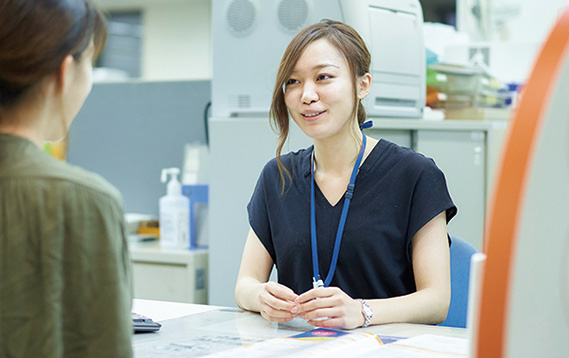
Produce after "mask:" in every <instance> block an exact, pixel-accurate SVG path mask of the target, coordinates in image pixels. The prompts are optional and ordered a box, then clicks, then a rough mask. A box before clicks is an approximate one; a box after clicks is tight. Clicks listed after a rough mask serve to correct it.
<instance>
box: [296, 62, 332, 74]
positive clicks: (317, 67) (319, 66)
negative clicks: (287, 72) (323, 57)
mask: <svg viewBox="0 0 569 358" xmlns="http://www.w3.org/2000/svg"><path fill="white" fill-rule="evenodd" d="M326 67H335V68H340V66H336V65H334V64H332V63H321V64H318V65H316V66H314V67H312V70H320V69H323V68H326ZM296 72H298V71H297V70H295V69H293V70H292V73H296Z"/></svg>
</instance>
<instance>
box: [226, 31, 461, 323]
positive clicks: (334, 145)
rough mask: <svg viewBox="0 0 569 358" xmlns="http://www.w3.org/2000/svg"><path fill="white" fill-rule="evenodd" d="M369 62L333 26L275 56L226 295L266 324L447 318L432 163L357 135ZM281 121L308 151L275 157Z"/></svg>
mask: <svg viewBox="0 0 569 358" xmlns="http://www.w3.org/2000/svg"><path fill="white" fill-rule="evenodd" d="M370 60H371V59H370V54H369V52H368V50H367V48H366V46H365V43H364V42H363V41H362V39H361V37H360V36H359V35H358V34H357V32H356V31H355V30H353V29H352V28H351V27H349V26H347V25H345V24H343V23H341V22H336V21H331V20H322V21H321V22H320V23H317V24H314V25H311V26H308V27H307V28H305V29H303V30H301V31H300V32H299V33H298V34H297V35H296V36H295V37H294V38H293V39H292V41H291V43H290V44H289V45H288V47H287V49H286V50H285V53H284V55H283V57H282V60H281V64H280V66H279V70H278V74H277V79H276V84H275V91H274V95H273V103H272V106H271V118H272V120H273V121H274V123H275V125H276V127H277V128H278V130H279V133H280V136H279V145H278V149H277V157H276V158H275V159H273V160H271V161H270V162H269V163H268V164H267V165H266V166H265V168H264V169H263V171H262V173H261V176H260V178H259V180H258V182H257V186H256V188H255V191H254V193H253V196H252V198H251V201H250V203H249V205H248V212H249V223H250V226H251V229H250V231H249V235H248V237H247V242H246V244H245V249H244V252H243V258H242V262H241V268H240V271H239V277H238V279H237V285H236V289H235V296H236V300H237V303H238V305H239V306H240V307H242V308H244V309H246V310H250V311H256V312H260V313H261V315H262V316H263V317H265V318H266V319H267V320H269V321H273V322H287V321H290V320H292V319H293V318H294V317H297V316H300V317H301V318H303V319H305V320H307V322H308V323H310V324H312V325H314V326H319V327H340V328H346V329H351V328H357V327H366V326H367V325H369V324H383V323H390V322H415V323H440V322H442V321H443V320H444V319H445V317H446V314H447V311H448V306H449V302H450V273H449V271H450V269H449V241H448V235H447V230H446V224H447V222H448V221H449V220H450V219H451V218H452V217H453V216H454V215H455V214H456V207H455V206H454V204H453V202H452V200H451V198H450V195H449V193H448V190H447V187H446V182H445V178H444V175H443V173H442V172H441V171H440V170H439V169H438V168H437V167H436V165H435V164H434V162H433V161H432V160H431V159H428V158H425V157H424V156H422V155H420V154H417V153H415V152H414V151H412V150H411V149H408V148H403V147H399V146H397V145H395V144H393V143H390V142H388V141H386V140H383V139H382V140H379V141H378V140H376V139H373V138H370V137H366V136H365V135H364V134H363V133H362V131H361V129H360V126H362V127H366V126H367V125H368V124H365V123H364V122H365V120H366V114H365V110H364V108H363V106H362V104H361V100H362V99H363V98H364V97H365V96H366V95H367V94H368V93H369V91H370V86H371V76H370V74H369V66H370ZM289 115H290V118H292V119H293V120H294V122H295V123H296V124H297V125H298V126H299V127H300V129H302V131H303V132H304V133H305V134H306V135H307V136H309V137H310V138H312V140H313V143H314V145H313V146H312V147H310V148H308V149H305V150H300V151H298V152H294V153H289V154H285V155H282V156H281V155H280V152H281V150H282V148H283V145H284V142H285V140H286V138H287V136H288V132H289ZM273 265H276V268H277V271H278V283H276V282H268V279H269V275H270V272H271V269H272V267H273Z"/></svg>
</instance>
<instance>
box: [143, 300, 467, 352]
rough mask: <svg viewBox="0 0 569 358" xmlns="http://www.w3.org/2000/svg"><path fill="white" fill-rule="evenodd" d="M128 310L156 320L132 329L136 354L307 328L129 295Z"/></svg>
mask: <svg viewBox="0 0 569 358" xmlns="http://www.w3.org/2000/svg"><path fill="white" fill-rule="evenodd" d="M133 311H134V312H137V313H139V314H142V315H145V316H148V317H151V318H152V319H154V320H155V321H157V322H159V323H161V324H162V328H161V329H160V331H158V332H156V333H144V334H135V335H134V337H133V340H132V344H133V350H134V355H135V357H136V358H146V357H149V358H150V357H200V356H203V355H206V354H209V353H213V352H219V351H222V350H226V349H232V348H235V347H239V346H241V345H247V344H252V343H255V342H257V341H260V340H266V339H270V338H275V337H284V336H292V335H295V334H298V333H301V332H305V331H308V330H311V329H313V328H314V327H313V326H310V325H308V324H306V323H305V322H304V321H303V320H301V319H295V320H294V321H292V322H289V323H282V324H276V323H272V322H268V321H266V320H265V319H264V318H262V317H261V316H260V315H259V314H257V313H251V312H244V311H242V310H237V309H233V308H225V307H219V306H206V305H198V304H186V303H174V302H161V301H150V300H138V299H135V300H134V306H133ZM365 330H366V331H369V332H373V333H375V334H378V335H390V336H399V337H414V336H418V335H421V334H437V335H442V336H448V337H458V338H466V337H467V331H466V330H465V329H462V328H453V327H441V326H430V325H420V324H408V323H397V324H387V325H380V326H372V327H368V328H366V329H365Z"/></svg>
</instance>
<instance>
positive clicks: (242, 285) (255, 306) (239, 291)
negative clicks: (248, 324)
mask: <svg viewBox="0 0 569 358" xmlns="http://www.w3.org/2000/svg"><path fill="white" fill-rule="evenodd" d="M264 284H265V283H263V282H260V281H259V280H257V279H255V278H253V277H239V278H238V279H237V284H236V285H235V301H236V302H237V305H238V306H239V307H240V308H242V309H244V310H247V311H253V312H259V310H260V309H259V294H260V292H261V291H262V290H263V285H264Z"/></svg>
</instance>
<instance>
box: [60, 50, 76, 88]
mask: <svg viewBox="0 0 569 358" xmlns="http://www.w3.org/2000/svg"><path fill="white" fill-rule="evenodd" d="M74 61H75V60H74V59H73V56H71V55H67V56H65V58H64V59H63V61H62V62H61V66H60V67H59V70H58V71H57V85H58V86H57V88H58V90H59V91H62V92H66V91H67V89H68V87H69V86H70V84H71V82H72V81H71V79H72V76H73V65H74Z"/></svg>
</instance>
